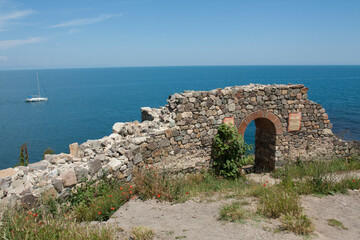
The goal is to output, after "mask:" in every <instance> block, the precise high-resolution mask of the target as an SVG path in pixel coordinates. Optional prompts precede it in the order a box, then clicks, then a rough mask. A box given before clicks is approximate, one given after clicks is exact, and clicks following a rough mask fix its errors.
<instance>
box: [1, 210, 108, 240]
mask: <svg viewBox="0 0 360 240" xmlns="http://www.w3.org/2000/svg"><path fill="white" fill-rule="evenodd" d="M2 223H3V224H2V225H1V228H0V233H1V237H2V239H16V240H17V239H19V240H20V239H21V240H22V239H64V240H72V239H74V240H80V239H81V240H86V239H94V240H95V239H104V240H110V239H115V237H114V236H115V229H113V228H110V227H103V228H96V227H94V226H82V225H80V224H79V223H75V222H73V221H71V220H70V219H69V218H68V217H66V216H64V215H61V216H58V217H55V218H54V217H52V216H50V215H48V214H45V213H44V212H33V211H32V212H28V211H24V210H17V211H16V210H8V211H7V212H5V214H4V215H3V219H2Z"/></svg>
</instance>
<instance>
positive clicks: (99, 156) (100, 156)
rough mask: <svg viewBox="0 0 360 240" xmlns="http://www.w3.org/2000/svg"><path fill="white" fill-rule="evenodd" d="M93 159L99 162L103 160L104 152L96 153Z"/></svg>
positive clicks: (104, 157)
mask: <svg viewBox="0 0 360 240" xmlns="http://www.w3.org/2000/svg"><path fill="white" fill-rule="evenodd" d="M94 160H95V161H96V160H99V161H101V162H104V161H105V160H106V155H105V154H98V155H96V156H95V158H94Z"/></svg>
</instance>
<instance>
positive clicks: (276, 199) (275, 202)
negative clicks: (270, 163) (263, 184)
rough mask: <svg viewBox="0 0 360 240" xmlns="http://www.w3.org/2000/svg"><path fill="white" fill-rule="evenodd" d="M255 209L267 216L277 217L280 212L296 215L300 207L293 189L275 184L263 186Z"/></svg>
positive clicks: (299, 211) (297, 196)
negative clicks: (263, 188)
mask: <svg viewBox="0 0 360 240" xmlns="http://www.w3.org/2000/svg"><path fill="white" fill-rule="evenodd" d="M257 211H258V213H261V214H263V215H265V216H267V217H269V218H278V217H280V215H281V214H292V215H297V214H299V213H301V211H302V209H301V207H300V199H299V195H298V194H297V193H296V192H295V191H293V190H292V189H291V188H289V187H284V186H282V185H275V186H272V187H268V188H265V190H264V191H263V193H262V194H261V195H260V198H259V204H258V208H257Z"/></svg>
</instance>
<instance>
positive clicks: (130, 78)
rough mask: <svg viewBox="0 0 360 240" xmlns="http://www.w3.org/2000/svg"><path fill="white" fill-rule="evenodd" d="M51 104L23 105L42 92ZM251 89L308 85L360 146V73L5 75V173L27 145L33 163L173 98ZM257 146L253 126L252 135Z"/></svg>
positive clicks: (225, 69) (262, 70) (337, 69)
mask: <svg viewBox="0 0 360 240" xmlns="http://www.w3.org/2000/svg"><path fill="white" fill-rule="evenodd" d="M36 72H39V76H40V81H41V83H42V84H43V85H44V87H45V90H46V92H47V95H48V97H49V101H48V102H46V103H25V102H24V100H25V98H26V97H27V96H28V95H31V94H35V93H36V91H37V85H36ZM249 83H261V84H273V83H285V84H287V83H302V84H305V86H307V87H309V88H310V90H309V92H308V95H309V99H311V100H313V101H316V102H318V103H320V104H322V105H323V107H325V109H326V111H327V113H328V114H329V118H330V120H331V121H332V122H333V123H334V128H333V131H334V132H335V133H336V134H338V135H342V136H344V137H345V138H347V139H356V140H360V121H359V119H360V106H359V103H360V93H359V89H360V66H209V67H144V68H106V69H105V68H104V69H61V70H38V71H37V70H21V71H18V70H16V71H0V136H1V137H0V168H5V167H10V166H13V165H14V164H15V163H16V162H17V159H18V156H19V147H20V146H21V144H23V143H25V142H26V143H27V144H28V147H29V155H30V161H31V162H35V161H38V160H40V159H41V156H42V153H43V152H44V150H45V149H46V148H47V147H51V148H52V149H54V150H55V152H57V153H59V152H68V145H69V144H70V143H73V142H79V143H82V142H84V141H86V140H87V139H97V138H101V137H103V136H105V135H109V134H111V127H112V125H113V124H114V123H115V122H119V121H133V120H140V107H143V106H150V107H159V106H164V105H165V104H166V99H167V98H168V96H169V95H170V94H173V93H175V92H182V91H183V90H211V89H215V88H223V87H226V86H233V85H245V84H249ZM246 139H247V140H248V141H249V142H253V141H254V127H253V126H252V127H249V128H248V129H247V130H246Z"/></svg>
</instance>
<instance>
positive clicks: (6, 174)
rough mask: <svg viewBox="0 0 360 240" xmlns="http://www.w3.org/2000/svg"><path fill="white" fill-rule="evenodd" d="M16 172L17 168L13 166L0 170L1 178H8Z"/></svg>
mask: <svg viewBox="0 0 360 240" xmlns="http://www.w3.org/2000/svg"><path fill="white" fill-rule="evenodd" d="M15 173H16V170H15V169H13V168H7V169H3V170H0V178H6V177H10V176H12V175H14V174H15Z"/></svg>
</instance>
